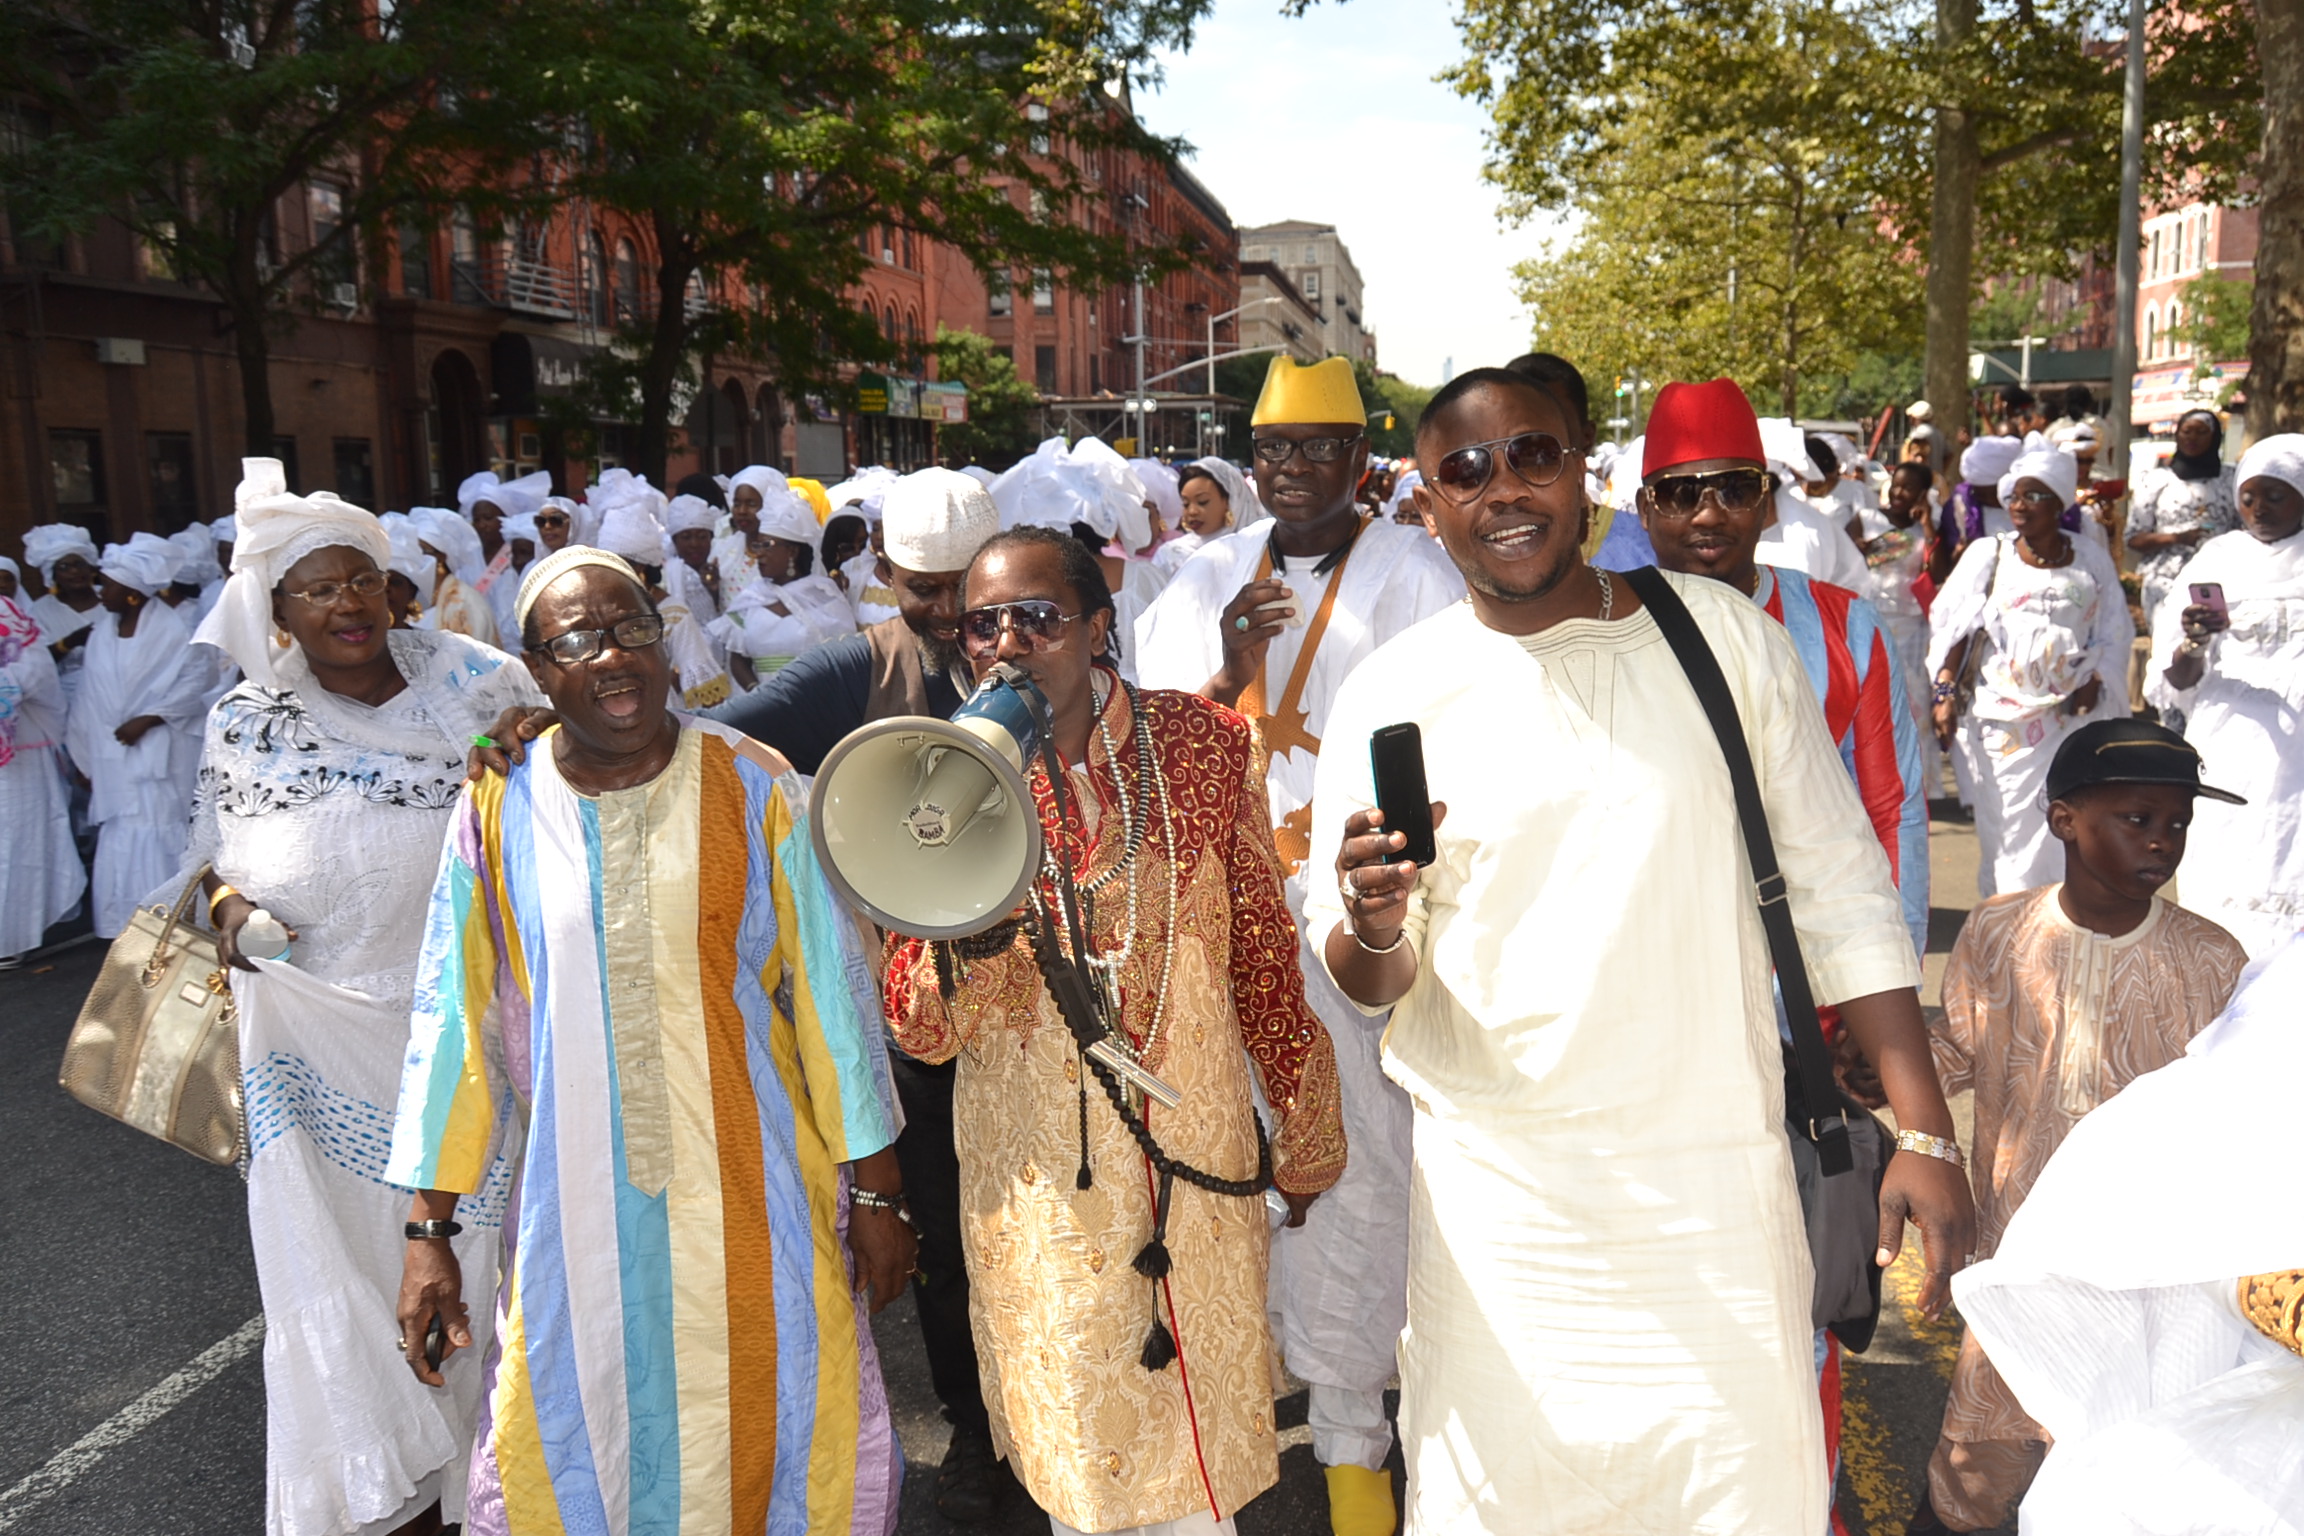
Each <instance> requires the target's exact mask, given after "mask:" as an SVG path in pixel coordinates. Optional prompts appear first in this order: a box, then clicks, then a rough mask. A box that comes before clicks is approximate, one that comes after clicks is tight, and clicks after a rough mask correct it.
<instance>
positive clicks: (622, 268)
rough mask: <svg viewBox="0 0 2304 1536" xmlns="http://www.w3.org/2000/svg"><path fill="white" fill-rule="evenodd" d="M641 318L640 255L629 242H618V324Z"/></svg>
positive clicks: (625, 323) (627, 323) (629, 322)
mask: <svg viewBox="0 0 2304 1536" xmlns="http://www.w3.org/2000/svg"><path fill="white" fill-rule="evenodd" d="M639 318H640V253H639V252H638V251H636V250H634V249H633V248H632V242H631V241H629V240H619V241H617V242H616V323H617V324H619V325H629V324H631V323H632V322H633V321H635V320H637V319H639Z"/></svg>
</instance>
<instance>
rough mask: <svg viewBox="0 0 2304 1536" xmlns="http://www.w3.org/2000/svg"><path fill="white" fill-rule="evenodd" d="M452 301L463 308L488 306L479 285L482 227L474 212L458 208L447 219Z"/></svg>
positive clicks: (485, 295) (486, 297) (484, 293)
mask: <svg viewBox="0 0 2304 1536" xmlns="http://www.w3.org/2000/svg"><path fill="white" fill-rule="evenodd" d="M448 272H449V295H448V296H449V297H450V298H452V299H454V300H456V301H457V302H459V303H463V304H483V303H486V302H487V299H488V295H487V291H486V290H485V289H484V288H482V287H481V284H480V225H479V223H478V222H477V221H476V220H474V219H473V217H472V210H471V209H469V208H458V209H457V210H456V211H455V212H454V213H453V214H451V215H449V218H448Z"/></svg>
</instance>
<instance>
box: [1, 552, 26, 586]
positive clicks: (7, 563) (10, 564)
mask: <svg viewBox="0 0 2304 1536" xmlns="http://www.w3.org/2000/svg"><path fill="white" fill-rule="evenodd" d="M0 571H6V572H7V573H8V574H9V575H11V576H13V577H15V578H16V579H17V580H18V581H22V580H23V579H24V568H23V567H22V566H20V565H18V564H17V563H16V562H15V561H13V560H11V559H9V558H8V557H7V556H6V555H0Z"/></svg>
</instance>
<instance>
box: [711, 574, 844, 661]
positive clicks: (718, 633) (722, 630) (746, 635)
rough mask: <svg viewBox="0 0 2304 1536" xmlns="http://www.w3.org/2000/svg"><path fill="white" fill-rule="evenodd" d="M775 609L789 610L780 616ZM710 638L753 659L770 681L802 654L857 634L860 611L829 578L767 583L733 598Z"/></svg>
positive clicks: (731, 652)
mask: <svg viewBox="0 0 2304 1536" xmlns="http://www.w3.org/2000/svg"><path fill="white" fill-rule="evenodd" d="M771 604H776V605H780V606H781V607H783V609H784V610H785V611H784V612H783V613H777V612H776V611H774V609H773V608H772V607H771V606H770V605H771ZM705 633H706V634H708V635H709V636H710V637H711V638H712V639H713V640H714V641H715V642H717V643H718V644H719V645H720V646H721V647H722V648H723V649H724V650H726V651H727V653H728V654H729V655H732V656H743V657H746V658H747V659H749V660H750V661H751V663H752V666H753V670H754V671H756V672H757V673H759V675H760V676H762V677H766V676H768V675H769V674H770V673H772V672H779V671H782V670H783V669H784V667H785V666H786V665H787V664H789V663H790V662H791V660H792V658H793V657H795V656H797V655H799V654H800V653H801V652H802V651H806V650H812V649H814V648H815V647H817V646H819V645H828V644H830V643H831V642H832V641H834V640H837V639H839V638H840V637H841V636H843V635H852V634H854V633H856V610H855V609H853V608H851V607H849V606H848V594H847V593H845V592H843V591H841V590H840V587H839V584H838V583H837V582H835V581H833V580H832V578H831V577H829V576H802V577H799V578H797V579H795V580H792V581H784V582H776V581H768V580H765V579H762V580H756V581H754V582H753V583H752V584H751V585H750V586H748V587H746V588H745V589H744V590H743V591H741V592H739V593H737V594H736V595H735V596H734V597H732V598H730V599H729V600H728V609H727V611H726V612H725V613H723V614H721V616H720V617H719V618H717V619H715V620H713V621H712V622H711V623H710V624H709V625H707V626H706V627H705Z"/></svg>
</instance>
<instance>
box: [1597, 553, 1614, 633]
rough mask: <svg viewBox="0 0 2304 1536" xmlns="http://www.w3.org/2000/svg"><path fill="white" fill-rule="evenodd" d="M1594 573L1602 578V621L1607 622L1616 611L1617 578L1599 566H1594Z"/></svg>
mask: <svg viewBox="0 0 2304 1536" xmlns="http://www.w3.org/2000/svg"><path fill="white" fill-rule="evenodd" d="M1592 574H1593V575H1595V576H1597V577H1599V578H1600V622H1601V623H1603V624H1605V623H1607V622H1608V621H1609V619H1611V618H1613V617H1614V616H1615V613H1616V578H1615V577H1613V576H1611V575H1609V574H1608V573H1607V572H1606V571H1603V570H1601V569H1600V568H1599V567H1598V566H1594V567H1593V568H1592Z"/></svg>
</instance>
